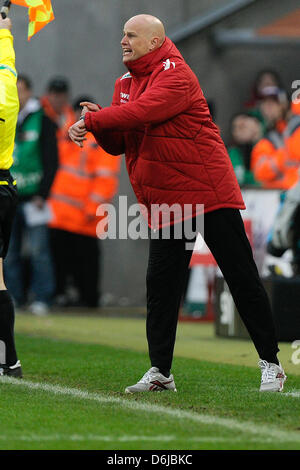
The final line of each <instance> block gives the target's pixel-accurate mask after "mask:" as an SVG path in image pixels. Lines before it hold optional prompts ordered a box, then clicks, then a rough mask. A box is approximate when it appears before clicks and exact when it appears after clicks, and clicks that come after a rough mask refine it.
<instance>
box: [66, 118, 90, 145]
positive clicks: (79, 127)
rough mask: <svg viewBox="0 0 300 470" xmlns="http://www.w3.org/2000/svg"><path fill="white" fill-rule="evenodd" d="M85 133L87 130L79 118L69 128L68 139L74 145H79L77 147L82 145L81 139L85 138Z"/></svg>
mask: <svg viewBox="0 0 300 470" xmlns="http://www.w3.org/2000/svg"><path fill="white" fill-rule="evenodd" d="M86 134H87V130H86V127H85V123H84V120H83V119H79V121H77V122H75V124H73V126H71V127H70V128H69V136H70V139H71V140H72V141H73V142H74V143H75V144H76V145H79V147H83V141H84V140H86V138H85V136H86Z"/></svg>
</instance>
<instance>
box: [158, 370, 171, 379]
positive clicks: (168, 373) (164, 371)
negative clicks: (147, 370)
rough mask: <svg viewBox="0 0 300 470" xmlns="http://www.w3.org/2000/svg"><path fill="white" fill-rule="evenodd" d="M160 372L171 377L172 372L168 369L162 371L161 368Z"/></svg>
mask: <svg viewBox="0 0 300 470" xmlns="http://www.w3.org/2000/svg"><path fill="white" fill-rule="evenodd" d="M159 372H160V373H161V374H162V375H164V376H165V377H167V378H168V377H170V371H169V370H168V369H160V368H159Z"/></svg>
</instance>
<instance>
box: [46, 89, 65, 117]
mask: <svg viewBox="0 0 300 470" xmlns="http://www.w3.org/2000/svg"><path fill="white" fill-rule="evenodd" d="M48 98H49V101H50V103H51V105H52V107H53V109H54V111H55V112H56V113H57V114H62V112H63V110H64V108H65V106H66V105H67V104H68V102H69V96H68V93H64V92H61V93H58V92H54V91H52V92H50V93H49V94H48Z"/></svg>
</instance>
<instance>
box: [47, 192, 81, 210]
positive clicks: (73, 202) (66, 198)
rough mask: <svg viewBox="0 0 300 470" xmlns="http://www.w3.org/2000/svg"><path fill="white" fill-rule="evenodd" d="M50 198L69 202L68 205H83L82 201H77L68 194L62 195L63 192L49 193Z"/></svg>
mask: <svg viewBox="0 0 300 470" xmlns="http://www.w3.org/2000/svg"><path fill="white" fill-rule="evenodd" d="M51 199H53V200H55V201H60V202H64V203H65V204H69V205H70V206H74V207H78V208H80V209H81V208H82V207H83V205H84V204H83V202H81V201H78V200H77V199H73V198H72V197H69V196H64V195H63V194H51Z"/></svg>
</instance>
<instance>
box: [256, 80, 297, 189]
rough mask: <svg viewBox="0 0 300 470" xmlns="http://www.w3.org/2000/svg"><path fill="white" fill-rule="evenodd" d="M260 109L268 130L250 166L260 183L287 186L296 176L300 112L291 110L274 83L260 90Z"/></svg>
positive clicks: (259, 143) (277, 186) (290, 184)
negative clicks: (296, 112)
mask: <svg viewBox="0 0 300 470" xmlns="http://www.w3.org/2000/svg"><path fill="white" fill-rule="evenodd" d="M260 110H261V113H262V115H263V116H264V118H265V120H266V123H267V127H268V130H267V133H266V134H265V136H264V137H263V138H262V139H261V140H260V141H259V142H258V143H257V144H256V145H255V147H254V148H253V151H252V155H251V169H252V171H253V173H254V177H255V179H256V180H257V181H260V183H261V184H262V186H263V187H265V188H278V189H289V188H290V187H291V186H292V185H293V184H295V183H296V182H297V180H298V169H299V164H300V116H299V115H293V114H292V113H291V112H290V110H289V102H288V98H287V95H286V93H285V92H284V91H283V90H281V89H279V88H276V87H267V88H265V89H264V90H263V96H262V100H261V103H260Z"/></svg>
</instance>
